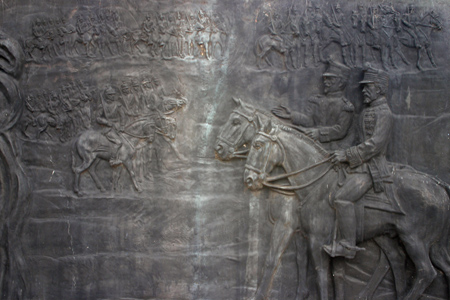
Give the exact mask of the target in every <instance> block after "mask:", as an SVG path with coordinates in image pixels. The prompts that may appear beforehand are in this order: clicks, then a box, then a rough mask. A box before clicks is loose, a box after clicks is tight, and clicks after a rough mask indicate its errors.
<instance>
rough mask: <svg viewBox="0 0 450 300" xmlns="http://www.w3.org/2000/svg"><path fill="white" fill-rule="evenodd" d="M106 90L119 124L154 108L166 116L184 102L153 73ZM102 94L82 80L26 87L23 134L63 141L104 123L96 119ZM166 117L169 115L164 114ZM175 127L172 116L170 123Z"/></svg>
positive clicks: (33, 137) (103, 99)
mask: <svg viewBox="0 0 450 300" xmlns="http://www.w3.org/2000/svg"><path fill="white" fill-rule="evenodd" d="M110 90H112V91H114V94H117V97H115V104H117V105H119V104H120V110H121V112H120V115H121V116H123V117H122V120H120V121H121V124H130V123H132V122H133V121H134V120H136V119H139V118H140V117H142V116H143V115H146V114H148V113H150V112H151V111H152V110H155V107H156V109H157V110H158V111H162V112H163V114H164V115H169V114H171V113H173V112H174V111H176V110H177V109H178V108H181V107H182V106H183V105H185V104H186V100H185V98H184V97H183V95H182V93H181V92H180V91H178V90H173V91H172V92H170V93H169V92H166V91H165V89H164V87H163V86H162V83H161V81H160V80H159V79H158V78H157V77H156V76H154V75H150V74H148V75H141V76H130V77H126V78H125V79H123V80H122V81H118V82H117V84H116V85H115V86H110ZM105 100H107V99H105V96H104V95H102V94H101V92H100V91H99V90H98V89H97V88H94V87H91V86H88V85H87V84H86V83H84V82H83V81H80V80H77V81H72V82H67V83H65V84H63V85H62V86H60V87H59V88H56V89H54V90H53V91H51V90H49V89H40V90H29V91H28V92H27V93H26V97H25V104H26V108H27V110H26V111H25V113H24V115H23V117H22V121H21V123H20V125H21V130H22V132H23V134H24V135H25V136H26V137H27V138H29V139H31V140H51V141H58V140H59V141H60V142H63V143H64V142H67V141H69V140H70V139H71V138H73V137H75V136H77V135H78V134H79V133H81V132H83V131H86V130H89V129H91V128H95V127H96V126H98V125H104V124H102V123H101V122H98V116H99V114H102V113H104V112H103V109H104V108H103V105H104V103H105ZM166 118H169V117H166ZM169 123H171V124H173V125H174V126H175V127H176V124H175V119H171V120H170V122H169Z"/></svg>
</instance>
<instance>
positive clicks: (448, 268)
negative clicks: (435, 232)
mask: <svg viewBox="0 0 450 300" xmlns="http://www.w3.org/2000/svg"><path fill="white" fill-rule="evenodd" d="M444 240H447V239H444ZM446 242H447V241H445V242H440V243H438V244H435V245H433V246H432V247H431V251H430V258H431V261H432V262H433V264H434V265H435V266H436V267H437V268H439V269H440V270H441V271H442V272H444V274H445V278H446V279H447V289H448V293H449V295H450V256H449V254H448V248H447V243H446Z"/></svg>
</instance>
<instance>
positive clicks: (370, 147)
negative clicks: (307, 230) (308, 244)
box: [324, 67, 393, 258]
mask: <svg viewBox="0 0 450 300" xmlns="http://www.w3.org/2000/svg"><path fill="white" fill-rule="evenodd" d="M360 83H361V84H364V88H363V95H364V104H366V105H367V107H366V108H365V110H364V111H363V112H362V127H363V128H362V129H363V134H364V142H362V143H361V144H359V145H357V146H353V147H350V148H348V149H346V150H337V151H335V152H334V153H333V154H332V162H333V163H335V164H338V163H346V164H348V165H349V167H350V170H349V171H348V173H349V174H348V175H347V178H346V180H345V181H344V182H343V184H342V187H341V188H340V189H339V190H338V191H337V192H336V195H335V197H334V206H335V208H336V218H337V228H335V230H337V231H336V234H335V235H334V236H335V238H334V241H333V243H332V244H331V245H325V246H324V250H325V251H326V252H327V253H328V254H329V255H330V256H332V257H336V256H344V257H346V258H354V256H355V254H356V252H357V251H360V250H364V249H363V248H359V247H357V246H356V230H357V226H356V225H357V224H356V213H355V208H354V206H355V202H356V201H358V200H359V199H361V198H362V197H363V196H364V194H365V193H366V192H368V191H369V190H370V189H372V188H373V191H374V192H375V193H376V194H377V193H378V194H379V193H382V192H383V191H385V190H386V188H385V182H389V181H390V177H391V171H389V169H388V166H387V161H386V151H387V146H388V142H389V139H390V136H391V132H392V125H393V116H392V112H391V110H390V108H389V106H388V103H387V99H386V92H387V89H388V83H389V76H388V75H387V74H386V73H385V72H383V71H379V70H375V69H372V68H370V67H369V68H368V69H367V70H366V71H365V74H364V79H363V81H361V82H360ZM337 232H339V235H338V234H337Z"/></svg>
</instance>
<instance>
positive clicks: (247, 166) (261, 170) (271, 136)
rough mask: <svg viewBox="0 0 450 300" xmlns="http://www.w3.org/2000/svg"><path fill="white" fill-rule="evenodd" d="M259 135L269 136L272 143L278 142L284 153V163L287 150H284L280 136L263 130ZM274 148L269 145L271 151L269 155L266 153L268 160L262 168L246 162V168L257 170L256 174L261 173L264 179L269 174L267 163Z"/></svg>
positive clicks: (260, 175)
mask: <svg viewBox="0 0 450 300" xmlns="http://www.w3.org/2000/svg"><path fill="white" fill-rule="evenodd" d="M257 135H260V136H263V137H265V138H267V139H268V140H269V141H270V142H271V144H277V145H278V147H280V149H281V153H282V155H283V159H282V162H283V163H284V160H285V158H286V151H285V150H284V146H283V144H282V143H281V142H280V140H279V139H278V137H277V136H275V135H270V134H267V133H265V132H262V131H260V132H258V134H257ZM272 148H273V147H269V150H268V151H269V153H268V155H266V157H267V159H266V161H265V162H264V165H263V167H262V169H258V168H256V167H254V166H251V165H249V164H245V168H246V169H248V170H251V171H253V172H255V173H256V174H258V175H259V177H262V178H263V179H264V178H267V176H266V175H267V172H266V170H267V165H268V164H269V159H270V155H271V154H272ZM264 154H265V153H264Z"/></svg>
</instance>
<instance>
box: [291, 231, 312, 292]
mask: <svg viewBox="0 0 450 300" xmlns="http://www.w3.org/2000/svg"><path fill="white" fill-rule="evenodd" d="M294 239H295V246H296V258H297V274H298V280H297V281H298V283H297V284H298V285H297V298H296V300H304V299H307V298H308V296H309V289H308V280H307V279H308V243H307V240H306V238H305V236H304V235H303V233H296V234H295V236H294Z"/></svg>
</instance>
